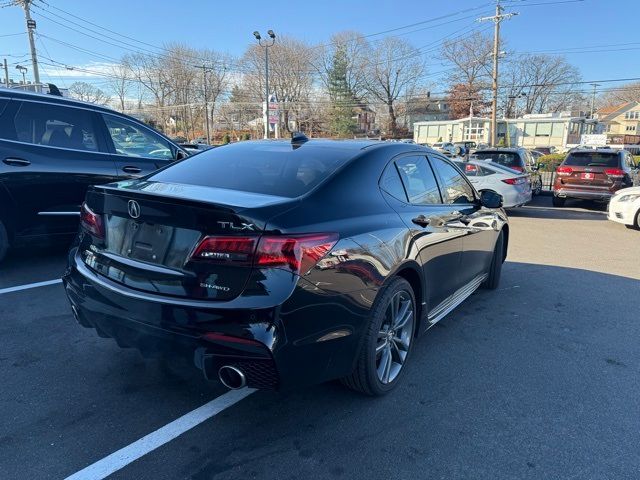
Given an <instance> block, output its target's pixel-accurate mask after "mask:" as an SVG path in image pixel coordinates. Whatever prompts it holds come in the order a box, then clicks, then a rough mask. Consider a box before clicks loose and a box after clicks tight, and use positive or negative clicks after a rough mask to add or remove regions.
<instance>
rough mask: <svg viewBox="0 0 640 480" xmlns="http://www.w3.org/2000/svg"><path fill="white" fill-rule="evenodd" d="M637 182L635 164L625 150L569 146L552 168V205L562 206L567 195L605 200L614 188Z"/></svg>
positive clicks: (619, 188) (613, 192) (626, 186)
mask: <svg viewBox="0 0 640 480" xmlns="http://www.w3.org/2000/svg"><path fill="white" fill-rule="evenodd" d="M639 183H640V181H639V178H638V167H637V166H636V165H635V163H634V161H633V157H632V156H631V154H630V153H629V152H627V151H625V150H613V149H610V148H598V149H580V150H572V151H571V152H569V154H568V155H567V157H566V158H565V159H564V161H563V162H562V163H561V164H560V165H559V166H558V167H557V168H556V178H555V181H554V183H553V205H554V206H556V207H562V206H564V204H565V201H566V200H567V198H575V199H581V200H596V201H608V200H609V199H610V198H611V197H612V196H613V195H614V194H615V193H616V192H617V191H618V190H621V189H623V188H628V187H632V186H634V185H638V184H639Z"/></svg>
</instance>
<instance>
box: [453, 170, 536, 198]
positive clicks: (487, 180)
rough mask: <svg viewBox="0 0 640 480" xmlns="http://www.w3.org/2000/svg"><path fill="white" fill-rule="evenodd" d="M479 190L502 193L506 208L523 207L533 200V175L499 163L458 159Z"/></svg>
mask: <svg viewBox="0 0 640 480" xmlns="http://www.w3.org/2000/svg"><path fill="white" fill-rule="evenodd" d="M455 164H456V165H457V166H458V167H460V170H462V171H463V172H464V173H465V175H466V176H467V178H468V179H469V181H470V182H471V183H472V184H473V186H474V187H476V190H477V191H478V192H482V191H483V190H489V191H492V192H496V193H499V194H500V195H502V199H503V206H504V208H513V207H521V206H522V205H524V204H526V203H529V202H530V201H531V195H532V192H531V177H530V176H529V174H527V173H522V172H518V171H517V170H512V169H510V168H508V167H504V166H502V165H498V164H497V163H492V162H485V161H479V162H478V161H469V162H460V161H456V162H455Z"/></svg>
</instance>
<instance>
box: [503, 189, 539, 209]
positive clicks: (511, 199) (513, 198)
mask: <svg viewBox="0 0 640 480" xmlns="http://www.w3.org/2000/svg"><path fill="white" fill-rule="evenodd" d="M531 197H532V192H531V190H528V191H524V192H518V191H513V192H511V191H509V192H504V193H503V197H502V203H503V207H504V208H513V207H521V206H523V205H525V204H527V203H529V202H530V201H531Z"/></svg>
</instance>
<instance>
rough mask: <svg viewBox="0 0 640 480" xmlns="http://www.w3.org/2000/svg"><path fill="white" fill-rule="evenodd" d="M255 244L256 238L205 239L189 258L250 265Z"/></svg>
mask: <svg viewBox="0 0 640 480" xmlns="http://www.w3.org/2000/svg"><path fill="white" fill-rule="evenodd" d="M256 243H257V238H256V237H205V238H204V239H203V240H202V241H201V242H200V243H199V244H198V246H197V247H196V249H195V250H194V251H193V254H192V255H191V257H192V258H199V259H206V260H212V261H217V262H222V263H224V262H232V263H234V264H249V265H251V263H252V261H253V253H254V251H255V249H256Z"/></svg>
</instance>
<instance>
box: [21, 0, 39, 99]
mask: <svg viewBox="0 0 640 480" xmlns="http://www.w3.org/2000/svg"><path fill="white" fill-rule="evenodd" d="M32 1H33V0H20V4H21V5H22V8H23V9H24V18H25V20H26V22H27V33H28V34H29V46H30V47H31V64H32V65H33V81H34V82H35V84H36V89H39V88H40V72H39V70H38V57H37V55H36V42H35V39H34V38H33V32H34V31H35V29H36V21H35V20H32V19H31V10H30V8H31V2H32Z"/></svg>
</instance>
